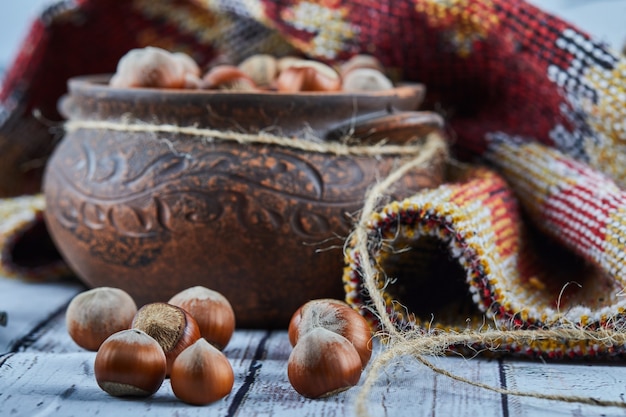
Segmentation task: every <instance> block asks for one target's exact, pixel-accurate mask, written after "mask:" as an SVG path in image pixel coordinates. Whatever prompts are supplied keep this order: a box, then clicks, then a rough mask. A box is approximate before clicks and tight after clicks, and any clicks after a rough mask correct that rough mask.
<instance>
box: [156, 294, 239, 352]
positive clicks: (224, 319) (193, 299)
mask: <svg viewBox="0 0 626 417" xmlns="http://www.w3.org/2000/svg"><path fill="white" fill-rule="evenodd" d="M168 303H169V304H172V305H175V306H178V307H181V308H183V309H185V310H186V311H188V312H189V313H190V314H191V315H192V316H193V318H194V319H195V320H196V322H197V323H198V326H199V327H200V334H201V335H202V337H204V338H205V339H206V340H207V341H208V342H209V343H211V344H213V345H214V346H215V347H217V348H218V349H220V350H221V349H224V348H225V347H226V345H227V344H228V342H229V341H230V338H231V337H232V335H233V333H234V331H235V312H234V311H233V307H232V306H231V305H230V302H229V301H228V300H227V299H226V297H224V296H223V295H222V294H220V293H219V292H217V291H214V290H211V289H209V288H206V287H202V286H195V287H191V288H188V289H186V290H184V291H181V292H179V293H178V294H176V295H174V296H173V297H172V298H171V299H170V300H169V301H168Z"/></svg>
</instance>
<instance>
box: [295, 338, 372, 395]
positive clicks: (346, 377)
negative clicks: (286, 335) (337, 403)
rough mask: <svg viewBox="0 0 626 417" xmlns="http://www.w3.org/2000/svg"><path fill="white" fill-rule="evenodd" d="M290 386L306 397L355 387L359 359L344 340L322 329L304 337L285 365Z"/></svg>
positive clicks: (357, 379) (352, 348)
mask: <svg viewBox="0 0 626 417" xmlns="http://www.w3.org/2000/svg"><path fill="white" fill-rule="evenodd" d="M287 376H288V378H289V382H290V383H291V385H292V387H293V388H294V389H295V390H296V391H297V392H298V393H300V394H301V395H303V396H305V397H308V398H321V397H328V396H330V395H333V394H336V393H339V392H342V391H345V390H347V389H348V388H350V387H352V386H354V385H356V384H358V382H359V379H360V377H361V358H360V357H359V354H358V352H357V351H356V349H355V348H354V346H353V345H352V343H351V342H350V341H349V340H348V339H346V338H345V337H343V336H341V335H339V334H337V333H335V332H332V331H330V330H328V329H325V328H323V327H316V328H314V329H312V330H311V331H309V332H308V333H306V334H304V335H303V336H302V337H301V338H300V340H299V341H298V343H297V344H296V345H295V346H294V348H293V350H292V351H291V354H290V355H289V360H288V362H287Z"/></svg>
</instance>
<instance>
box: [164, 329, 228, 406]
mask: <svg viewBox="0 0 626 417" xmlns="http://www.w3.org/2000/svg"><path fill="white" fill-rule="evenodd" d="M234 381H235V375H234V373H233V368H232V366H231V364H230V362H229V361H228V358H226V356H225V355H224V354H223V353H222V352H221V351H220V350H218V349H217V348H215V347H214V346H213V345H211V344H210V343H209V342H207V341H206V340H205V339H198V340H197V341H196V342H195V343H194V344H193V345H191V346H189V347H188V348H186V349H185V350H184V351H182V352H181V354H180V355H178V357H177V358H176V360H174V364H173V366H172V372H171V374H170V383H171V384H172V391H174V395H176V397H177V398H178V399H180V400H182V401H184V402H186V403H189V404H194V405H204V404H209V403H212V402H214V401H217V400H219V399H220V398H223V397H225V396H226V395H228V394H229V393H230V392H231V390H232V389H233V384H234Z"/></svg>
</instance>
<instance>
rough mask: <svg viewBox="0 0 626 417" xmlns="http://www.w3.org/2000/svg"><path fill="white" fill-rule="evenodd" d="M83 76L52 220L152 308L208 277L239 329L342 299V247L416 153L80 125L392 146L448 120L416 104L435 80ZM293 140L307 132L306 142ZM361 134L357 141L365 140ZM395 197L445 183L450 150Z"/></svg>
mask: <svg viewBox="0 0 626 417" xmlns="http://www.w3.org/2000/svg"><path fill="white" fill-rule="evenodd" d="M106 80H107V79H106V77H103V76H89V77H78V78H74V79H72V80H70V81H69V93H68V95H67V96H66V97H64V98H63V99H62V100H61V102H60V110H61V112H62V114H63V115H64V116H65V117H66V118H67V119H68V130H67V133H66V136H65V137H64V138H63V140H62V141H61V143H60V144H59V145H58V147H57V148H56V149H55V151H54V153H53V155H52V157H51V159H50V161H49V163H48V166H47V169H46V173H45V177H44V190H45V196H46V213H45V216H46V223H47V226H48V228H49V231H50V234H51V236H52V238H53V240H54V242H55V243H56V245H57V247H58V248H59V250H60V252H61V254H62V255H63V257H64V258H65V259H66V261H67V262H68V264H69V265H70V266H71V267H72V269H73V270H74V271H75V272H76V273H77V275H78V276H79V277H80V278H81V279H82V280H83V281H84V282H85V283H86V284H87V285H88V286H90V287H93V286H114V287H119V288H122V289H124V290H126V291H128V292H129V293H130V294H131V295H132V296H133V297H134V298H135V300H136V301H137V303H138V304H139V305H141V304H144V303H146V302H151V301H166V300H168V299H169V298H170V297H171V296H172V295H174V294H175V293H176V292H178V291H180V290H183V289H185V288H188V287H190V286H194V285H203V286H206V287H209V288H212V289H214V290H217V291H219V292H221V293H222V294H224V296H226V297H227V298H228V299H229V300H230V302H231V303H232V305H233V308H234V310H235V313H236V317H237V325H238V327H266V328H275V327H284V326H286V324H287V322H288V320H289V318H290V317H291V314H292V313H293V312H294V311H295V310H296V309H297V308H298V307H299V306H300V305H301V304H303V303H304V302H305V301H308V300H310V299H313V298H321V297H334V298H343V297H344V293H343V288H342V282H341V275H342V269H343V253H342V246H343V242H344V239H345V238H346V237H347V235H348V234H349V233H350V230H351V228H352V226H353V221H354V218H355V216H356V215H357V214H358V211H359V209H360V208H361V207H362V204H363V201H364V197H365V194H366V193H367V191H368V189H369V188H370V187H371V186H372V185H373V184H374V183H375V182H376V181H378V180H379V179H380V178H382V177H384V176H385V175H387V174H388V173H389V172H390V170H391V169H393V168H394V167H396V166H398V165H399V164H400V163H401V162H402V161H404V160H407V159H408V158H410V156H407V155H397V154H396V155H376V156H354V155H337V154H334V153H332V152H316V151H310V150H303V149H298V148H292V147H291V146H284V145H276V144H263V143H240V142H237V141H234V140H228V139H220V138H212V137H204V136H197V135H194V134H188V133H181V132H176V131H173V132H172V131H170V132H166V131H141V129H140V131H133V132H131V131H125V129H121V130H119V129H118V130H116V129H111V128H107V127H94V126H92V127H85V126H82V127H80V126H79V127H77V128H75V129H71V128H70V127H71V123H72V122H77V121H78V122H80V121H91V122H113V123H116V125H123V124H124V123H127V122H128V121H131V122H132V123H133V125H140V126H163V125H167V126H170V127H175V126H185V127H193V128H199V129H203V128H205V129H214V130H217V131H220V132H222V131H223V132H233V131H234V132H240V133H258V132H267V133H272V134H274V135H282V136H287V137H291V138H293V137H297V138H300V139H306V140H310V141H311V143H315V139H309V138H318V139H319V138H321V139H322V143H330V142H332V141H336V142H339V141H341V140H342V138H343V137H345V135H346V134H350V135H351V136H353V137H354V136H356V137H357V139H360V140H361V141H362V142H367V141H368V140H370V141H378V140H380V139H382V138H386V139H387V140H388V141H390V142H392V143H403V142H404V141H406V140H409V139H411V138H415V137H416V136H423V135H424V134H425V133H428V132H430V131H433V130H441V128H442V121H441V119H440V118H439V117H438V116H437V115H435V114H433V113H429V112H417V111H415V110H416V109H417V108H418V106H419V104H420V102H421V100H422V98H423V94H424V89H423V87H422V86H421V85H407V86H400V87H397V88H395V89H393V90H388V91H382V92H367V93H363V94H354V93H343V92H338V93H299V94H285V93H276V92H259V93H250V92H248V93H244V92H223V91H202V90H193V91H192V90H162V89H148V88H146V89H143V88H142V89H139V88H137V89H115V88H111V87H109V86H108V85H107V83H106ZM294 140H295V139H294ZM353 140H354V139H353ZM440 159H441V160H439V159H438V160H433V162H432V164H430V166H429V167H428V168H423V169H419V170H414V171H412V172H411V173H410V174H408V175H406V176H404V177H403V178H402V180H401V181H400V183H399V186H398V187H397V189H395V191H394V193H396V194H398V195H400V194H405V195H406V194H408V193H412V192H415V191H417V190H419V189H420V188H424V187H433V186H436V185H438V184H439V183H440V182H441V181H442V176H443V163H442V162H443V161H442V160H443V156H440Z"/></svg>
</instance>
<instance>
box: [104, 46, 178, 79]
mask: <svg viewBox="0 0 626 417" xmlns="http://www.w3.org/2000/svg"><path fill="white" fill-rule="evenodd" d="M186 66H187V64H186V63H184V62H183V60H182V59H177V58H175V57H174V55H173V54H172V53H170V52H168V51H166V50H164V49H161V48H156V47H151V46H148V47H146V48H138V49H131V50H130V51H128V52H127V53H126V54H125V55H124V56H123V57H122V58H121V59H120V60H119V62H118V64H117V70H116V72H115V74H114V75H113V77H112V78H111V80H110V81H109V85H110V86H111V87H154V88H183V87H184V86H185V74H186V73H187V71H186V69H185V68H186Z"/></svg>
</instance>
